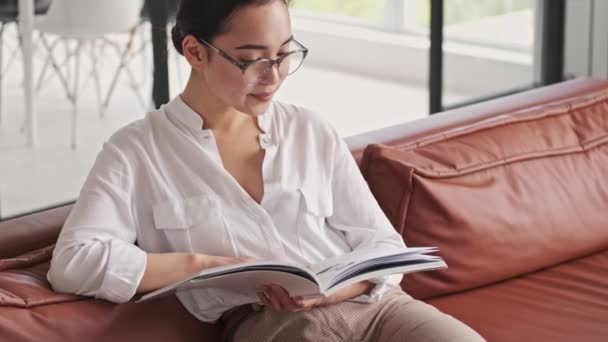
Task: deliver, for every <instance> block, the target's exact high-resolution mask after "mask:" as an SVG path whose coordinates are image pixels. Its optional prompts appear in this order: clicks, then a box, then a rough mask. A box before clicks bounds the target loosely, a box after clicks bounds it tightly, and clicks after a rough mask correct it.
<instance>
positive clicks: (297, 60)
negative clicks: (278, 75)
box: [281, 51, 304, 75]
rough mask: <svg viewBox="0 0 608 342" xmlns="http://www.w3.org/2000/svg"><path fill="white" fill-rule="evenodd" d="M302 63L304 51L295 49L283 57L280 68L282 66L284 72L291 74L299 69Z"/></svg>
mask: <svg viewBox="0 0 608 342" xmlns="http://www.w3.org/2000/svg"><path fill="white" fill-rule="evenodd" d="M302 63H304V51H296V52H294V53H292V54H290V55H289V56H287V57H285V59H284V60H283V63H281V69H283V68H284V70H285V72H286V74H287V75H291V74H293V73H294V72H296V71H298V69H300V67H301V66H302Z"/></svg>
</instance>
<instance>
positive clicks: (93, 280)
mask: <svg viewBox="0 0 608 342" xmlns="http://www.w3.org/2000/svg"><path fill="white" fill-rule="evenodd" d="M258 125H259V127H260V129H261V130H262V132H263V133H262V134H260V136H259V142H260V145H261V147H262V148H263V149H265V152H266V154H265V157H264V161H263V179H264V197H263V200H262V202H261V204H258V203H257V202H256V201H255V200H253V198H251V196H249V194H248V193H247V192H246V191H245V190H244V189H243V188H242V187H241V186H240V185H239V183H238V182H237V181H236V180H235V179H234V178H233V177H232V176H231V174H230V173H229V172H227V171H226V169H225V168H224V167H223V165H222V161H221V158H220V155H219V152H218V148H217V145H216V143H215V139H214V136H213V132H212V131H211V130H208V129H202V127H203V121H202V118H201V116H200V115H199V114H197V113H196V112H194V111H193V110H192V109H191V108H189V107H188V106H187V105H186V104H185V103H184V102H183V101H182V100H181V98H180V96H178V97H176V98H175V99H174V100H173V101H171V102H170V103H169V104H167V105H166V106H163V108H161V109H160V110H158V111H154V112H151V113H149V114H148V115H147V116H146V117H145V118H144V119H142V120H139V121H136V122H134V123H132V124H130V125H128V126H126V127H124V128H122V129H121V130H119V131H118V132H117V133H115V134H114V135H113V136H112V137H111V138H110V139H109V141H108V142H106V143H105V144H104V147H103V149H102V151H101V152H100V153H99V155H98V157H97V159H96V161H95V164H94V166H93V168H92V170H91V171H90V174H89V176H88V178H87V180H86V182H85V184H84V186H83V188H82V191H81V193H80V196H79V198H78V201H77V202H76V205H75V206H74V208H73V210H72V212H71V213H70V216H69V217H68V219H67V221H66V223H65V225H64V227H63V229H62V231H61V235H60V236H59V240H58V242H57V246H56V248H55V251H54V254H53V259H52V263H51V269H50V271H49V273H48V280H49V281H50V283H51V284H52V285H53V287H54V289H55V290H57V291H62V292H71V293H78V294H83V295H89V296H95V297H98V298H104V299H107V300H110V301H113V302H117V303H120V302H126V301H128V300H130V299H131V298H132V297H133V296H134V295H135V291H136V289H137V287H138V285H139V283H140V281H141V279H142V277H143V274H144V270H145V268H146V253H170V252H192V253H203V254H208V255H217V256H250V257H255V258H258V259H261V260H285V261H290V262H296V263H300V264H312V263H317V262H320V261H322V260H324V259H326V258H329V257H333V256H336V255H341V254H344V253H347V252H349V251H352V250H354V249H356V248H360V247H370V246H378V248H386V247H389V248H390V247H404V246H405V245H404V243H403V239H402V238H401V236H400V235H399V234H398V233H397V232H396V231H395V230H394V228H393V227H392V226H391V224H390V222H389V221H388V219H387V218H386V216H385V215H384V213H383V212H382V210H381V209H380V207H379V206H378V203H377V202H376V200H375V198H374V197H373V196H372V194H371V192H370V190H369V188H368V186H367V183H366V182H365V180H364V179H363V177H362V175H361V173H360V171H359V168H358V167H357V164H356V163H355V161H354V159H353V156H352V154H351V153H350V151H349V149H348V148H347V146H346V144H345V143H344V142H343V141H342V140H341V139H340V137H339V136H338V135H337V134H336V132H335V131H334V130H333V129H332V128H331V127H330V126H329V125H328V124H326V123H325V122H323V121H322V120H321V119H320V118H319V117H318V116H316V115H315V114H313V113H311V112H309V111H307V110H304V109H302V108H299V107H295V106H292V105H286V104H282V103H278V102H274V103H273V104H272V105H271V107H270V108H269V109H268V111H266V112H265V113H264V114H262V115H260V116H259V117H258ZM401 278H402V276H401V275H393V276H387V277H382V278H377V279H372V280H371V281H372V282H373V283H375V284H376V286H375V287H374V289H373V290H372V292H371V295H370V296H367V295H363V296H360V297H357V298H355V299H354V300H356V301H362V302H374V301H377V300H378V299H380V297H381V296H382V294H383V293H385V292H386V291H388V290H390V289H391V288H394V287H396V286H398V284H399V282H400V280H401ZM178 297H179V299H180V300H181V302H182V303H183V304H184V306H185V307H186V308H187V309H188V310H189V311H190V312H191V313H192V314H193V315H195V316H196V317H197V318H198V319H200V320H202V321H207V322H213V321H215V320H217V319H218V318H219V317H220V316H221V314H222V313H223V312H224V311H226V310H227V309H229V308H231V307H234V306H237V305H240V304H243V303H246V302H249V301H250V298H244V297H243V296H239V295H238V294H234V293H229V292H227V291H226V290H223V289H197V290H191V291H186V292H180V293H178Z"/></svg>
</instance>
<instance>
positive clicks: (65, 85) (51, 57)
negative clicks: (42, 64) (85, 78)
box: [40, 36, 73, 102]
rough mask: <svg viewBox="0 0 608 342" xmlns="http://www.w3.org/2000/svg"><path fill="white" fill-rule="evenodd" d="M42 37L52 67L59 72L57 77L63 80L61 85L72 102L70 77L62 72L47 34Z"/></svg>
mask: <svg viewBox="0 0 608 342" xmlns="http://www.w3.org/2000/svg"><path fill="white" fill-rule="evenodd" d="M40 38H41V39H40V41H41V42H42V45H43V46H44V47H45V48H46V50H47V51H48V59H49V62H50V63H51V67H52V68H53V70H55V73H56V74H57V77H59V81H60V82H61V85H62V86H63V89H64V90H65V93H66V95H67V97H68V100H69V101H71V102H72V101H73V100H72V97H73V96H72V91H71V89H70V85H69V84H68V79H67V77H65V76H64V75H63V73H62V72H61V69H60V66H59V64H58V63H57V60H56V59H55V56H54V55H53V50H52V47H51V46H50V45H49V42H48V41H47V40H46V37H45V36H41V37H40ZM68 69H69V68H68Z"/></svg>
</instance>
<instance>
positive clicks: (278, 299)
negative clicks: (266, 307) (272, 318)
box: [264, 285, 302, 312]
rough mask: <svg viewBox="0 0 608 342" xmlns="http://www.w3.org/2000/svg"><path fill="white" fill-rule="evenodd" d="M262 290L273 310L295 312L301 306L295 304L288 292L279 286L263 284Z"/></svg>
mask: <svg viewBox="0 0 608 342" xmlns="http://www.w3.org/2000/svg"><path fill="white" fill-rule="evenodd" d="M264 292H265V293H266V294H267V297H268V302H269V303H270V307H271V308H272V309H273V310H274V311H279V312H296V311H300V310H301V309H302V307H300V306H299V305H297V304H296V302H295V301H294V299H293V298H291V297H290V296H289V293H288V292H287V291H286V290H285V289H283V288H282V287H281V286H278V285H268V286H264Z"/></svg>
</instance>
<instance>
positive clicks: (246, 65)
mask: <svg viewBox="0 0 608 342" xmlns="http://www.w3.org/2000/svg"><path fill="white" fill-rule="evenodd" d="M197 39H198V41H199V42H201V44H203V45H206V46H207V47H209V48H210V49H211V50H213V51H215V52H216V53H217V54H219V55H220V56H222V57H224V58H225V59H226V60H227V61H228V62H230V63H231V64H232V65H234V66H236V67H237V68H239V69H240V70H241V73H242V74H243V75H245V72H246V71H247V69H248V68H249V67H250V66H251V65H253V64H254V63H258V62H260V61H262V62H268V63H270V68H269V69H268V70H270V69H272V67H273V66H275V65H276V66H277V68H278V67H280V66H281V63H283V60H284V59H285V58H287V57H289V56H290V55H293V54H294V53H300V52H302V53H303V54H304V56H303V57H302V63H301V64H300V66H298V68H297V69H296V70H294V71H293V72H291V73H289V74H287V75H285V76H289V75H291V74H293V73H295V72H296V71H298V69H300V67H301V66H302V64H304V60H306V56H307V55H308V48H307V47H305V46H304V45H302V44H301V43H300V42H298V41H297V40H296V39H295V38H292V39H291V41H293V42H295V43H296V44H298V46H299V49H296V50H293V51H289V52H287V53H286V54H284V55H283V56H281V57H279V58H277V59H268V58H259V59H256V60H255V61H253V62H251V63H241V62H239V61H237V60H236V59H235V58H233V57H231V56H230V55H229V54H228V53H226V52H225V51H224V50H222V49H220V48H218V47H215V46H214V45H213V44H211V43H209V42H208V41H206V40H204V39H201V38H198V37H197Z"/></svg>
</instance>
